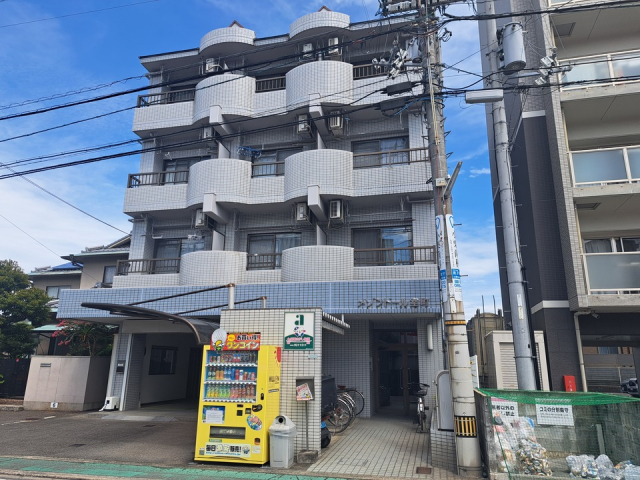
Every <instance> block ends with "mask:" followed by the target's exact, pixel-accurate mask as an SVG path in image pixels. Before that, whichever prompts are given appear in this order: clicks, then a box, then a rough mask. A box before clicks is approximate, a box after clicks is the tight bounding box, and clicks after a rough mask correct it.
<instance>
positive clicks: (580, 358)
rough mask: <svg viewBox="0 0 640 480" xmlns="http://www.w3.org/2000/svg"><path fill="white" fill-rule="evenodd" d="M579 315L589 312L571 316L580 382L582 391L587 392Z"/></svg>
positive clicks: (585, 313) (587, 313)
mask: <svg viewBox="0 0 640 480" xmlns="http://www.w3.org/2000/svg"><path fill="white" fill-rule="evenodd" d="M580 315H591V311H590V310H587V311H586V312H576V313H574V314H573V324H574V326H575V329H576V341H577V343H578V361H579V362H580V381H581V382H582V391H583V392H586V391H588V390H587V372H586V371H585V369H584V355H583V354H582V337H581V336H580V319H579V318H578V317H579V316H580Z"/></svg>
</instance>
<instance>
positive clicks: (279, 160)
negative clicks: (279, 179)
mask: <svg viewBox="0 0 640 480" xmlns="http://www.w3.org/2000/svg"><path fill="white" fill-rule="evenodd" d="M300 152H302V149H301V148H288V149H284V150H264V151H263V152H262V153H261V155H260V156H259V157H258V158H255V159H253V161H252V163H253V168H252V169H251V174H252V175H253V176H254V177H275V176H280V175H284V161H285V159H286V158H289V157H290V156H291V155H295V154H296V153H300Z"/></svg>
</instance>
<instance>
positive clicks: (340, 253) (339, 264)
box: [282, 245, 353, 282]
mask: <svg viewBox="0 0 640 480" xmlns="http://www.w3.org/2000/svg"><path fill="white" fill-rule="evenodd" d="M343 280H353V248H351V247H339V246H333V245H314V246H307V247H294V248H289V249H287V250H285V251H284V252H282V281H283V282H330V281H343Z"/></svg>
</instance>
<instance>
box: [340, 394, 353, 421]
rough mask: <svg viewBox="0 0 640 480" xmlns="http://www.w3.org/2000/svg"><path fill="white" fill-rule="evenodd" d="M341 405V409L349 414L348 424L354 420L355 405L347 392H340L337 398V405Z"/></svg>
mask: <svg viewBox="0 0 640 480" xmlns="http://www.w3.org/2000/svg"><path fill="white" fill-rule="evenodd" d="M340 402H342V403H343V407H344V408H345V410H346V411H348V412H349V424H351V422H353V419H354V418H356V403H355V402H354V401H353V398H351V395H349V394H348V393H347V392H341V393H340V395H339V396H338V404H340Z"/></svg>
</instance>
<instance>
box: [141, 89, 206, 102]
mask: <svg viewBox="0 0 640 480" xmlns="http://www.w3.org/2000/svg"><path fill="white" fill-rule="evenodd" d="M195 96H196V89H195V88H188V89H185V90H174V91H172V92H162V93H151V94H149V95H138V107H148V106H149V105H163V104H167V103H178V102H190V101H192V100H193V99H194V98H195Z"/></svg>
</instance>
